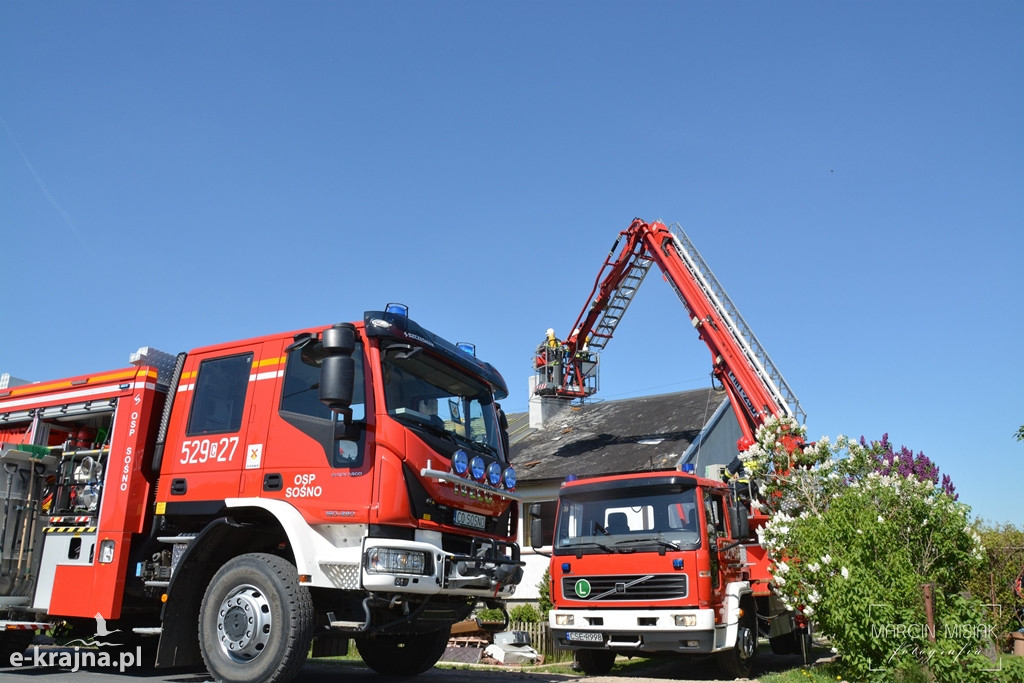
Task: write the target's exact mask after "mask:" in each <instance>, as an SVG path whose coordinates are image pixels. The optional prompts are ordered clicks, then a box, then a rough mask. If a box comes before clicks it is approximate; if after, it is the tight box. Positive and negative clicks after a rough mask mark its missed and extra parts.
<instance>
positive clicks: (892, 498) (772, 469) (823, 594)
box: [741, 418, 991, 680]
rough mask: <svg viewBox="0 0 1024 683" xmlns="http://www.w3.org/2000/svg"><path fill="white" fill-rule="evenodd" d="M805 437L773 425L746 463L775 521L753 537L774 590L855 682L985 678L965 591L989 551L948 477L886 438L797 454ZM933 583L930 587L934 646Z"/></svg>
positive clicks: (974, 608)
mask: <svg viewBox="0 0 1024 683" xmlns="http://www.w3.org/2000/svg"><path fill="white" fill-rule="evenodd" d="M804 431H805V430H804V429H803V427H801V426H799V425H797V424H796V423H795V422H794V421H793V420H791V419H787V418H782V419H777V420H772V421H770V422H768V423H767V424H765V425H764V426H762V427H761V428H760V429H759V430H758V432H757V443H755V445H754V446H752V447H751V448H750V449H749V450H748V451H747V452H746V453H744V454H743V455H742V456H741V459H742V460H743V461H744V464H745V467H746V468H747V470H748V472H750V473H751V475H752V478H754V479H755V480H756V481H757V482H758V485H759V488H760V491H761V498H762V505H763V506H765V507H766V508H767V512H768V513H769V515H770V519H769V521H768V523H767V524H766V525H765V526H763V527H762V528H761V529H759V531H758V534H759V540H760V541H761V543H762V545H764V547H765V548H766V549H767V550H768V552H769V556H770V557H771V558H772V559H773V563H774V568H773V578H774V584H775V590H776V591H777V592H778V593H779V595H780V596H781V597H782V599H783V600H784V601H785V602H786V603H787V605H788V606H789V607H790V608H791V609H797V610H800V611H802V612H803V614H805V615H806V616H807V617H808V618H810V619H811V620H813V621H814V622H815V623H817V624H818V628H819V631H820V632H821V633H823V634H824V635H826V636H828V637H829V638H830V639H831V641H832V643H833V645H834V647H836V649H837V650H838V651H839V652H840V653H841V655H842V658H841V667H842V668H843V669H844V670H845V673H846V674H847V675H848V676H849V677H851V678H854V679H857V680H867V679H871V678H879V679H891V678H892V677H893V675H894V672H898V671H901V670H903V671H906V670H908V669H915V668H920V667H924V668H927V669H928V670H929V671H930V672H931V675H932V676H934V677H935V678H936V679H937V680H962V679H963V676H964V675H965V672H972V671H973V672H975V673H979V674H981V672H982V671H983V670H984V669H985V668H986V667H987V666H991V665H990V663H989V661H988V660H987V659H986V658H984V657H982V656H980V654H979V651H980V636H983V635H984V633H985V630H984V627H983V625H982V612H981V610H980V608H979V605H978V604H977V602H976V601H972V600H970V599H967V598H965V597H963V596H962V595H961V591H963V590H964V589H965V587H966V585H967V581H968V579H969V578H970V577H971V575H972V574H973V573H974V572H976V571H977V569H978V568H979V567H980V565H981V563H982V561H983V558H984V554H983V552H984V550H983V548H982V545H981V541H980V538H979V537H978V535H977V534H976V533H975V531H974V530H973V528H972V527H971V525H970V523H969V512H970V510H969V508H968V507H967V506H965V505H963V504H962V503H959V502H957V500H956V499H955V492H953V489H952V484H951V483H950V482H949V480H948V478H946V479H944V480H942V481H941V482H940V481H939V479H938V468H936V467H934V465H932V464H931V461H929V460H927V458H925V457H924V456H923V454H918V455H917V456H913V454H910V455H909V457H908V456H907V455H906V454H908V453H910V452H909V451H907V450H906V449H903V451H902V452H901V453H900V454H896V453H894V452H893V451H892V449H891V448H890V447H889V445H888V441H887V439H884V438H883V440H882V441H879V442H874V443H870V444H869V443H866V442H864V440H863V439H862V440H861V441H860V442H857V441H853V440H851V439H848V438H846V437H843V436H840V437H838V438H837V439H836V440H835V441H834V442H832V441H831V440H829V439H827V438H822V439H819V440H818V441H817V442H816V443H814V444H812V445H809V446H805V447H803V448H797V449H796V450H795V451H792V452H791V450H790V449H792V448H793V446H794V444H799V443H801V442H802V440H803V439H804ZM907 463H909V464H907ZM904 465H907V466H906V467H904ZM926 583H930V584H934V590H933V593H934V596H935V603H934V610H935V611H934V615H935V623H936V642H934V643H933V642H930V641H929V639H928V635H929V634H928V630H927V623H928V622H927V618H926V615H925V606H924V597H923V589H922V584H926ZM981 677H984V674H981Z"/></svg>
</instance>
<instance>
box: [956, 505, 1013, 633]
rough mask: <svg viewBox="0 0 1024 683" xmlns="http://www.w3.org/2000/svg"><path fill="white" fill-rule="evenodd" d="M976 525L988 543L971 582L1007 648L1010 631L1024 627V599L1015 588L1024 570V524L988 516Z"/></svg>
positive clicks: (985, 544)
mask: <svg viewBox="0 0 1024 683" xmlns="http://www.w3.org/2000/svg"><path fill="white" fill-rule="evenodd" d="M974 528H975V530H976V531H977V533H978V535H979V536H980V537H981V542H982V543H983V544H984V546H985V564H984V566H983V567H982V570H981V571H979V572H978V573H977V574H975V575H974V576H973V577H971V579H970V581H969V582H968V586H969V588H970V591H971V593H972V594H973V595H975V596H977V597H978V598H980V599H981V600H982V601H983V602H984V603H986V605H988V606H989V609H988V612H989V620H990V623H992V624H993V626H994V630H995V633H996V635H997V636H998V638H997V642H998V644H999V645H1000V646H1001V647H1002V648H1004V649H1005V650H1007V651H1008V650H1009V648H1010V642H1009V633H1010V632H1011V631H1016V630H1018V629H1021V628H1024V603H1022V601H1021V599H1020V598H1019V597H1017V595H1016V593H1015V592H1014V583H1015V582H1016V580H1017V577H1018V576H1020V574H1021V572H1022V571H1024V528H1021V527H1017V526H1014V525H1013V524H1010V523H1005V524H996V523H993V522H986V521H985V520H978V521H977V522H976V523H975V527H974Z"/></svg>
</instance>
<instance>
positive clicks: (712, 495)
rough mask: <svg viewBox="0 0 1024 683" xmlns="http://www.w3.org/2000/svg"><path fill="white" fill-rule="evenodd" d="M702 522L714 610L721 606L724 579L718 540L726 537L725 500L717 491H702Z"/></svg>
mask: <svg viewBox="0 0 1024 683" xmlns="http://www.w3.org/2000/svg"><path fill="white" fill-rule="evenodd" d="M704 522H705V525H706V527H707V535H708V556H709V559H710V564H711V568H710V569H711V604H712V605H713V606H714V607H715V609H717V608H719V607H720V606H721V604H722V600H723V596H724V590H723V586H724V577H723V570H722V557H721V555H720V553H718V552H717V549H718V547H719V545H721V544H720V543H719V539H720V538H725V537H726V536H727V533H726V529H725V500H724V497H723V496H722V494H721V493H720V492H718V491H707V490H705V491H704Z"/></svg>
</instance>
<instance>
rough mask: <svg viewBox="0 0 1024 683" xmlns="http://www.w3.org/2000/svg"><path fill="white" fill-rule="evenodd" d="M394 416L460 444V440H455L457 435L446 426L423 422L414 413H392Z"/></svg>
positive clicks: (400, 420)
mask: <svg viewBox="0 0 1024 683" xmlns="http://www.w3.org/2000/svg"><path fill="white" fill-rule="evenodd" d="M392 417H393V418H395V419H396V420H398V421H399V422H405V423H407V424H410V425H415V426H416V427H422V428H423V429H425V430H427V431H428V432H430V433H431V434H437V435H438V436H442V437H444V438H446V439H447V440H448V441H451V442H452V443H454V444H456V445H458V443H459V442H458V441H456V440H455V435H454V434H452V433H451V432H449V431H448V430H447V429H445V428H444V427H439V426H437V425H436V424H433V423H431V422H423V421H422V420H418V419H416V418H415V417H413V416H412V415H392Z"/></svg>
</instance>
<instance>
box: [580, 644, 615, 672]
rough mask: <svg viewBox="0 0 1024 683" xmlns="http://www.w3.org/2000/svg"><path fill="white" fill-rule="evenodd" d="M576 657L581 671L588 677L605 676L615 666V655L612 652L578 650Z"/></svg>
mask: <svg viewBox="0 0 1024 683" xmlns="http://www.w3.org/2000/svg"><path fill="white" fill-rule="evenodd" d="M574 657H575V659H576V664H577V665H578V666H579V667H580V670H581V671H583V673H585V674H587V675H588V676H603V675H605V674H606V673H608V672H609V671H611V670H612V666H613V665H614V664H615V653H614V652H612V651H611V650H576V654H575V655H574Z"/></svg>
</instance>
